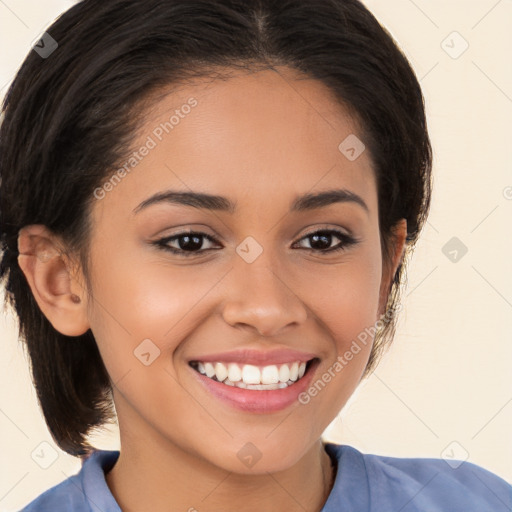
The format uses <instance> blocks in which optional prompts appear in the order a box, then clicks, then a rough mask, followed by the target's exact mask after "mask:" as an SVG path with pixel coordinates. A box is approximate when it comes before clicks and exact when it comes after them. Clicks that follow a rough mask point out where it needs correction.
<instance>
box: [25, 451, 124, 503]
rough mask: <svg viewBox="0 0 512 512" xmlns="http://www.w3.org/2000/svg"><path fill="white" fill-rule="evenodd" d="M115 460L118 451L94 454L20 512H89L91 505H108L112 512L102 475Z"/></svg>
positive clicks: (103, 475)
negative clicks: (70, 474)
mask: <svg viewBox="0 0 512 512" xmlns="http://www.w3.org/2000/svg"><path fill="white" fill-rule="evenodd" d="M118 456H119V451H114V450H96V451H94V452H93V453H92V454H91V455H90V456H89V457H87V458H86V459H85V460H84V461H83V463H82V467H81V469H80V471H79V472H78V473H76V474H75V475H72V476H70V477H68V478H67V479H66V480H64V481H62V482H60V483H59V484H57V485H55V486H54V487H52V488H50V489H48V490H47V491H45V492H43V493H42V494H40V495H39V496H38V497H37V498H35V499H34V500H32V501H31V502H30V503H29V504H28V505H26V506H25V507H24V508H23V509H22V510H20V512H61V511H62V512H63V511H69V510H72V511H73V512H90V510H91V501H92V502H94V503H96V504H97V503H100V502H101V503H103V502H105V503H108V504H109V505H110V507H109V508H108V510H112V505H113V503H112V501H113V498H112V496H111V494H110V492H109V491H108V487H107V485H106V482H105V473H104V472H105V471H106V470H108V469H110V467H112V465H113V464H114V463H115V461H116V460H117V458H118ZM109 500H110V501H109ZM117 510H119V509H117ZM106 511H107V509H106V508H105V512H106Z"/></svg>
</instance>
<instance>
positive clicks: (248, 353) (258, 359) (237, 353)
mask: <svg viewBox="0 0 512 512" xmlns="http://www.w3.org/2000/svg"><path fill="white" fill-rule="evenodd" d="M315 357H317V356H316V354H312V353H309V352H301V351H298V350H291V349H275V350H265V351H263V350H255V349H243V350H233V351H230V352H218V353H216V354H208V355H203V356H198V357H194V358H191V359H190V360H189V362H191V361H203V362H215V361H218V362H225V363H245V364H252V365H255V366H258V365H263V366H265V365H271V364H283V363H293V362H295V361H300V362H307V361H309V360H310V359H314V358H315Z"/></svg>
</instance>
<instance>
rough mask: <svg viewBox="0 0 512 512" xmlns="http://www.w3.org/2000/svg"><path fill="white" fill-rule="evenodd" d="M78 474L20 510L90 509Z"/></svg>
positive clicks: (40, 511)
mask: <svg viewBox="0 0 512 512" xmlns="http://www.w3.org/2000/svg"><path fill="white" fill-rule="evenodd" d="M81 488H82V486H81V483H80V479H79V476H78V475H73V476H70V477H69V478H67V479H66V480H64V481H62V482H60V483H59V484H57V485H55V486H54V487H52V488H51V489H48V490H47V491H45V492H43V493H42V494H40V495H39V496H38V497H37V498H35V499H34V500H32V501H31V502H30V503H29V504H28V505H26V506H25V507H24V508H23V509H22V510H21V511H20V512H36V511H37V512H46V511H48V512H50V510H51V511H55V512H59V511H61V510H62V511H64V510H73V511H76V512H82V511H84V512H85V511H88V509H87V508H86V507H87V504H86V502H85V498H84V494H83V492H82V491H81Z"/></svg>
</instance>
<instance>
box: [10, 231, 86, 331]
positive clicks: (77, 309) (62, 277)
mask: <svg viewBox="0 0 512 512" xmlns="http://www.w3.org/2000/svg"><path fill="white" fill-rule="evenodd" d="M18 251H19V256H18V264H19V266H20V268H21V270H22V271H23V273H24V274H25V277H26V279H27V282H28V284H29V286H30V289H31V290H32V294H33V296H34V299H35V300H36V302H37V304H38V305H39V308H40V309H41V311H42V312H43V314H44V315H45V316H46V318H47V319H48V321H49V322H50V323H51V324H52V325H53V327H54V328H55V329H56V330H57V331H59V332H60V333H62V334H65V335H66V336H79V335H81V334H84V333H85V332H86V331H87V330H88V329H89V321H88V317H87V304H86V297H85V294H84V291H83V289H82V288H81V287H80V285H79V284H78V283H77V282H76V281H75V280H73V279H72V276H71V269H70V262H69V258H68V257H67V256H66V254H65V253H64V251H63V250H62V244H61V243H60V240H59V239H58V237H57V236H56V235H55V234H53V233H52V232H51V231H50V230H49V229H48V228H47V227H46V226H44V225H41V224H33V225H30V226H25V227H24V228H22V229H21V230H20V231H19V233H18Z"/></svg>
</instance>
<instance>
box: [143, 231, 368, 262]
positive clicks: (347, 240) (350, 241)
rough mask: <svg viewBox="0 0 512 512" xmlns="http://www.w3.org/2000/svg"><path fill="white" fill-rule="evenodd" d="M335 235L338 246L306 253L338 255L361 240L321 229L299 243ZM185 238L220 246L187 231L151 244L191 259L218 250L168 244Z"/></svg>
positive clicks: (214, 241)
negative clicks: (179, 247)
mask: <svg viewBox="0 0 512 512" xmlns="http://www.w3.org/2000/svg"><path fill="white" fill-rule="evenodd" d="M319 234H320V235H327V236H329V235H335V236H336V238H339V239H340V240H341V242H340V243H339V245H338V246H334V247H332V248H330V249H326V250H323V249H309V248H305V250H306V251H309V252H313V253H329V254H330V253H336V252H338V251H343V250H346V249H347V248H348V247H350V246H353V245H356V244H358V243H359V240H357V239H356V238H354V237H352V236H350V235H347V234H346V233H343V232H341V231H338V230H335V229H319V230H317V231H312V232H311V233H308V234H306V235H304V236H303V237H302V238H300V240H298V241H301V240H304V239H307V238H311V237H313V236H315V235H319ZM185 236H196V237H201V238H206V239H207V240H209V241H210V242H213V243H216V244H218V241H217V240H216V239H215V238H213V237H212V236H210V235H208V234H206V233H201V232H198V231H186V232H182V233H178V234H176V235H173V236H168V237H165V238H161V239H160V240H156V241H154V242H151V243H152V245H155V246H157V247H158V248H159V249H163V250H164V251H169V252H171V253H173V254H176V255H179V256H183V257H186V258H188V257H190V256H194V255H197V254H200V253H203V252H205V251H211V250H216V249H203V250H199V251H184V250H183V249H176V248H175V247H170V246H169V245H168V244H169V242H171V241H173V240H177V239H179V238H181V237H185Z"/></svg>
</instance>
